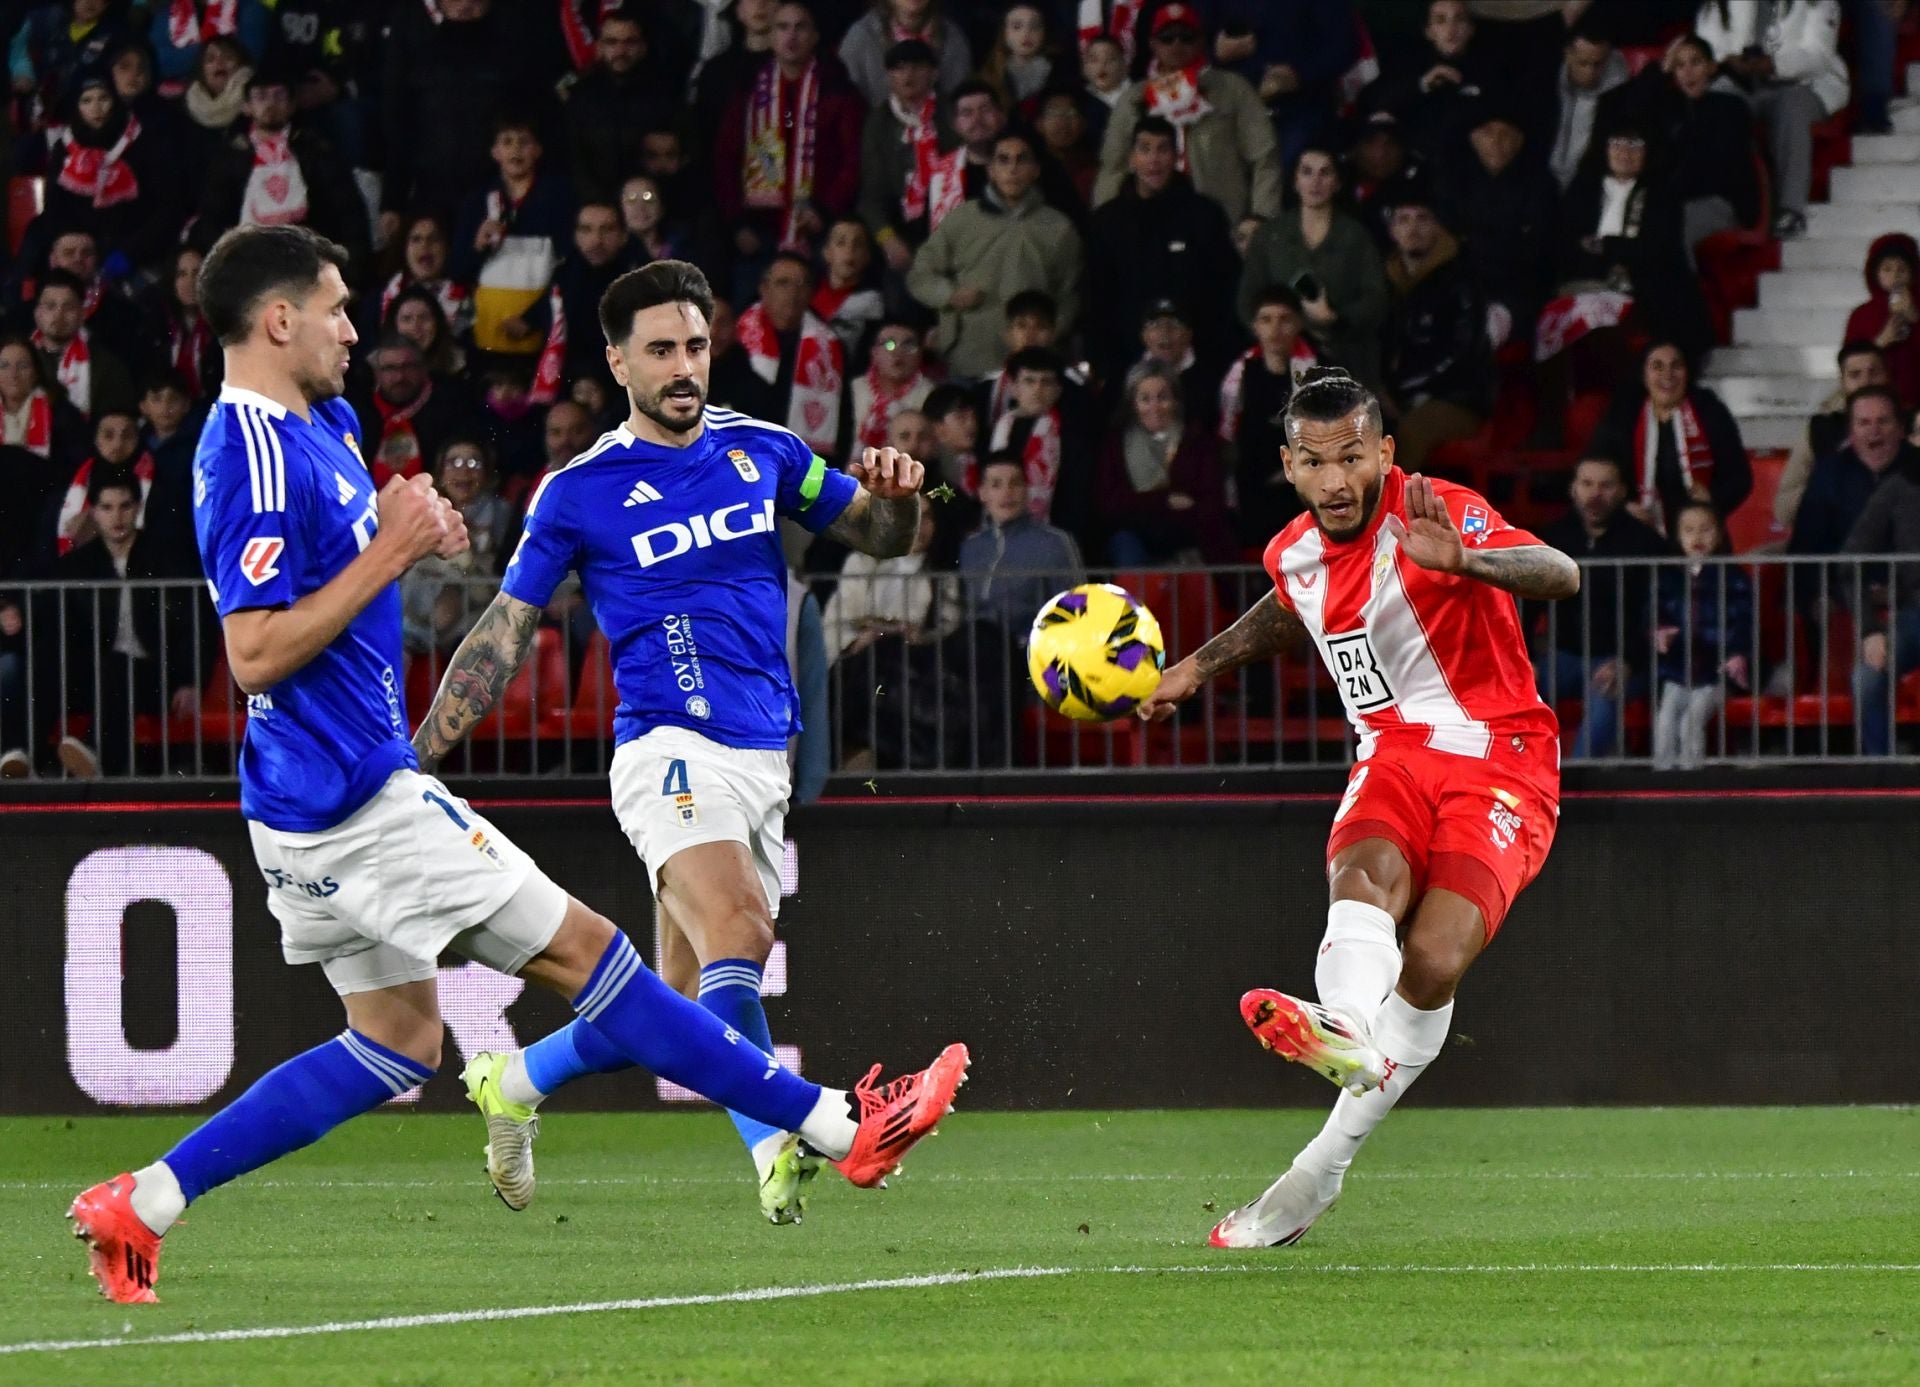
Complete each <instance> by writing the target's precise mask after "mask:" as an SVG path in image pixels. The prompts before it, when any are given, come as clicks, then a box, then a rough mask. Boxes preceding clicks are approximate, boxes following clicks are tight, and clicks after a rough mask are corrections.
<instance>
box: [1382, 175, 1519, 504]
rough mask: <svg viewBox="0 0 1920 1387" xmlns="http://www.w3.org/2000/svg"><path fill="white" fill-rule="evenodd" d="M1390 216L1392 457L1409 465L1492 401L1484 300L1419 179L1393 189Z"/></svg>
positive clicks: (1459, 432)
mask: <svg viewBox="0 0 1920 1387" xmlns="http://www.w3.org/2000/svg"><path fill="white" fill-rule="evenodd" d="M1394 201H1395V205H1394V208H1393V212H1392V215H1391V217H1390V218H1389V220H1388V223H1387V231H1388V234H1389V235H1390V236H1391V237H1392V239H1393V252H1392V254H1390V255H1389V256H1388V257H1387V284H1388V287H1389V289H1390V290H1391V292H1392V295H1393V309H1392V312H1391V313H1390V315H1389V316H1388V318H1387V333H1386V362H1385V366H1386V370H1385V374H1386V386H1387V390H1386V395H1387V403H1388V405H1389V407H1390V408H1391V410H1392V412H1393V416H1394V417H1393V439H1394V461H1395V462H1396V463H1398V464H1399V465H1400V466H1401V467H1404V468H1406V469H1407V470H1408V471H1409V472H1418V471H1420V470H1421V468H1422V467H1423V466H1424V465H1425V463H1426V460H1427V454H1428V453H1429V452H1430V451H1432V449H1433V448H1434V446H1435V445H1436V444H1440V443H1445V442H1448V441H1450V440H1452V439H1456V438H1470V437H1472V436H1473V435H1474V434H1475V433H1477V432H1478V431H1479V429H1480V426H1481V424H1483V423H1484V422H1485V421H1486V418H1487V415H1488V414H1489V413H1491V412H1492V409H1493V385H1494V377H1493V350H1492V348H1491V347H1490V346H1489V345H1488V342H1487V305H1486V300H1485V299H1484V298H1482V297H1481V295H1480V291H1479V290H1478V288H1477V287H1476V286H1475V285H1474V282H1473V276H1472V274H1471V273H1470V272H1469V271H1468V268H1467V265H1466V263H1465V262H1464V261H1463V260H1462V259H1461V258H1460V242H1459V241H1458V240H1456V239H1455V238H1454V236H1453V234H1452V233H1451V232H1450V231H1448V230H1447V228H1446V227H1445V226H1443V225H1441V223H1440V219H1439V217H1437V216H1436V215H1435V214H1434V198H1433V195H1432V193H1431V192H1430V191H1429V190H1428V189H1427V188H1426V187H1425V186H1424V184H1423V182H1422V181H1420V180H1411V181H1408V182H1406V183H1403V184H1402V185H1401V186H1400V187H1399V188H1398V189H1397V190H1396V193H1395V199H1394Z"/></svg>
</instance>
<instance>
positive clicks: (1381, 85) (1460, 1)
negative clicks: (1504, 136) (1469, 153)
mask: <svg viewBox="0 0 1920 1387" xmlns="http://www.w3.org/2000/svg"><path fill="white" fill-rule="evenodd" d="M1426 14H1427V21H1426V27H1425V29H1424V30H1423V31H1422V33H1423V36H1424V38H1425V42H1424V43H1423V44H1422V45H1421V46H1420V47H1419V48H1418V49H1417V50H1415V51H1413V52H1411V53H1409V54H1408V55H1407V56H1406V57H1404V58H1395V57H1394V56H1393V55H1392V53H1391V52H1389V54H1388V59H1389V62H1388V65H1387V66H1386V67H1385V68H1384V70H1383V71H1382V72H1381V74H1380V77H1379V78H1378V80H1376V81H1375V82H1374V83H1373V85H1372V86H1370V87H1368V88H1367V89H1366V91H1365V92H1363V93H1362V94H1361V98H1360V99H1361V104H1362V106H1363V107H1365V108H1366V109H1367V110H1370V111H1373V110H1387V111H1392V112H1393V114H1394V116H1395V117H1396V118H1397V119H1398V120H1399V122H1400V127H1401V129H1403V130H1405V131H1406V132H1407V134H1408V138H1409V139H1410V140H1411V141H1412V143H1413V147H1414V149H1415V151H1416V152H1417V153H1418V155H1419V157H1420V158H1421V159H1422V160H1423V161H1431V160H1433V159H1434V158H1435V157H1436V156H1438V155H1441V154H1444V153H1445V151H1446V150H1447V149H1448V148H1449V147H1450V146H1451V145H1453V144H1455V143H1456V142H1457V140H1458V137H1459V135H1460V134H1461V133H1462V130H1463V128H1464V127H1463V125H1462V121H1463V119H1464V118H1465V112H1466V109H1467V108H1468V107H1469V105H1470V103H1471V100H1472V98H1474V97H1476V96H1479V95H1481V94H1483V93H1496V92H1497V93H1499V94H1501V95H1503V96H1504V95H1505V94H1506V93H1507V89H1508V87H1509V86H1510V83H1509V81H1508V78H1507V76H1506V74H1503V73H1502V72H1501V71H1500V70H1499V68H1498V66H1497V64H1496V62H1495V61H1494V60H1493V59H1491V58H1489V57H1488V56H1487V55H1485V54H1483V53H1482V52H1481V51H1480V45H1478V44H1476V43H1475V42H1474V19H1473V14H1472V12H1471V11H1470V9H1469V8H1468V5H1467V0H1428V3H1427V10H1426Z"/></svg>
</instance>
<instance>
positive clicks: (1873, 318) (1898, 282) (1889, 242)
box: [1846, 232, 1920, 409]
mask: <svg viewBox="0 0 1920 1387" xmlns="http://www.w3.org/2000/svg"><path fill="white" fill-rule="evenodd" d="M1866 277H1867V301H1866V302H1865V303H1863V304H1861V305H1860V306H1859V307H1858V308H1856V309H1854V310H1853V312H1852V313H1851V314H1849V315H1848V317H1847V331H1846V337H1847V339H1848V340H1849V341H1855V340H1867V341H1871V342H1872V343H1873V344H1874V346H1876V347H1878V348H1879V349H1880V351H1881V354H1882V355H1883V356H1885V358H1886V362H1887V376H1888V378H1889V383H1890V384H1891V385H1892V386H1893V389H1894V393H1895V394H1897V395H1898V396H1899V397H1900V404H1901V407H1902V408H1903V409H1913V408H1914V407H1915V406H1916V405H1920V335H1916V334H1915V332H1914V330H1913V326H1914V323H1915V321H1916V320H1920V309H1916V307H1915V305H1914V294H1915V293H1916V292H1917V290H1916V281H1920V246H1916V244H1915V243H1914V239H1913V237H1911V236H1908V235H1905V234H1903V233H1898V232H1896V233H1893V234H1891V235H1887V236H1881V237H1879V238H1878V239H1876V240H1875V241H1874V243H1873V244H1872V245H1871V246H1869V247H1867V265H1866Z"/></svg>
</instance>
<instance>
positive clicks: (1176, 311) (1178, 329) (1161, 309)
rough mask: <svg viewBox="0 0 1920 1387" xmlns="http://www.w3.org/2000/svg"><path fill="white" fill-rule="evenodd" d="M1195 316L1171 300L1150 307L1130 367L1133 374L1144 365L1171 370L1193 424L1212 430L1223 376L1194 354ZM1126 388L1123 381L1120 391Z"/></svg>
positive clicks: (1212, 365)
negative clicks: (1149, 363) (1177, 382)
mask: <svg viewBox="0 0 1920 1387" xmlns="http://www.w3.org/2000/svg"><path fill="white" fill-rule="evenodd" d="M1193 316H1194V315H1193V313H1192V311H1191V310H1190V309H1188V308H1187V307H1186V305H1184V304H1180V303H1176V302H1174V301H1173V300H1172V299H1160V300H1158V301H1156V302H1154V303H1150V304H1148V305H1147V311H1146V312H1145V313H1144V314H1143V315H1142V316H1141V320H1140V333H1139V339H1138V340H1139V344H1140V348H1141V351H1140V354H1139V355H1138V356H1137V357H1135V358H1134V360H1132V361H1130V362H1128V363H1127V367H1128V369H1129V370H1131V369H1132V368H1133V367H1134V366H1137V365H1139V364H1140V363H1141V362H1145V361H1158V362H1159V363H1161V364H1162V365H1163V366H1170V367H1172V368H1173V371H1174V373H1175V374H1176V375H1178V376H1179V377H1180V393H1181V398H1182V399H1183V400H1184V401H1186V402H1187V408H1186V412H1187V414H1188V416H1189V417H1190V418H1191V420H1192V422H1194V423H1196V424H1200V425H1202V426H1204V427H1206V428H1212V427H1213V425H1214V424H1215V423H1217V422H1218V416H1217V415H1216V414H1215V413H1214V407H1215V405H1216V404H1217V402H1218V399H1219V391H1220V375H1221V372H1220V369H1219V368H1218V367H1217V366H1215V365H1214V364H1213V363H1212V362H1211V361H1203V360H1201V358H1200V355H1199V353H1198V352H1196V351H1195V350H1194V332H1193ZM1124 374H1125V373H1124V372H1123V373H1122V375H1123V376H1124ZM1124 388H1125V382H1124V380H1123V381H1122V382H1121V390H1124ZM1115 393H1116V395H1117V394H1119V393H1121V392H1120V391H1116V392H1115Z"/></svg>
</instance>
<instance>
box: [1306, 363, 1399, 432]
mask: <svg viewBox="0 0 1920 1387" xmlns="http://www.w3.org/2000/svg"><path fill="white" fill-rule="evenodd" d="M1357 409H1364V410H1365V411H1366V412H1367V425H1368V427H1370V428H1371V429H1372V430H1373V431H1374V432H1375V433H1381V434H1383V433H1385V432H1386V431H1387V421H1386V419H1385V417H1384V416H1383V415H1382V414H1381V413H1380V401H1379V399H1378V397H1376V396H1375V395H1374V393H1373V392H1372V391H1371V390H1369V389H1367V387H1366V386H1364V385H1362V384H1361V383H1360V382H1359V381H1357V380H1355V379H1354V378H1353V377H1352V376H1350V375H1348V374H1347V373H1346V372H1345V371H1343V370H1341V369H1340V368H1339V367H1338V366H1313V367H1309V368H1308V369H1307V370H1306V371H1304V372H1302V373H1301V376H1300V383H1299V384H1298V385H1296V386H1295V387H1294V390H1293V398H1292V399H1291V400H1289V401H1288V402H1287V412H1286V413H1285V414H1284V415H1282V416H1281V427H1282V429H1285V430H1289V431H1290V430H1291V428H1292V426H1293V424H1294V423H1295V422H1296V421H1303V420H1309V419H1310V420H1312V421H1313V422H1314V423H1316V424H1334V423H1338V422H1339V421H1340V420H1342V419H1345V418H1346V417H1347V416H1348V415H1349V414H1352V413H1353V412H1354V411H1355V410H1357Z"/></svg>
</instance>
